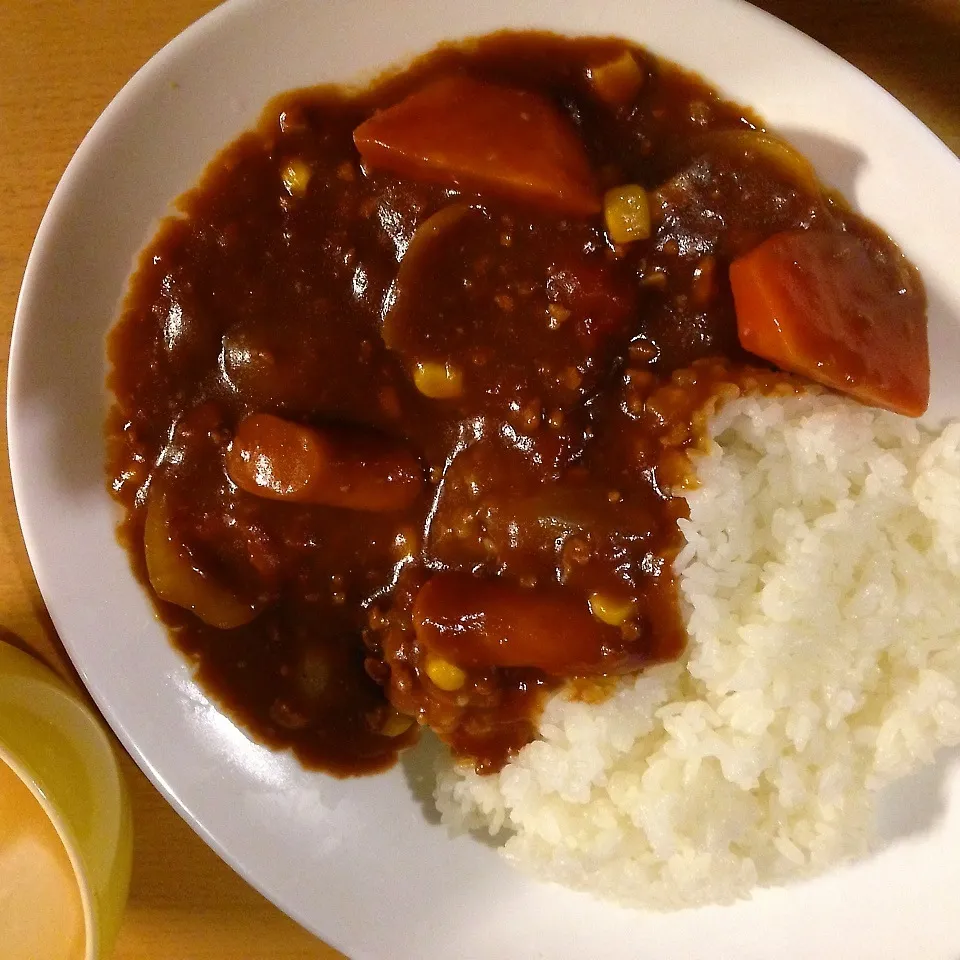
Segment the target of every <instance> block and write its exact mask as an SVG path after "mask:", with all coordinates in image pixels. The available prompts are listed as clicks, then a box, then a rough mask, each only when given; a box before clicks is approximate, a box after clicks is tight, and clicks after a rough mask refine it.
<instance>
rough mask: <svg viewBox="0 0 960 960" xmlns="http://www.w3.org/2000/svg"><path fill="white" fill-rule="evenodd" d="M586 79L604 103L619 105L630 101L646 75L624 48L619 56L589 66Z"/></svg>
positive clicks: (637, 91) (638, 90)
mask: <svg viewBox="0 0 960 960" xmlns="http://www.w3.org/2000/svg"><path fill="white" fill-rule="evenodd" d="M587 79H588V80H589V81H590V84H591V85H592V86H593V89H594V91H595V92H596V94H597V96H598V97H599V98H600V99H601V100H603V102H604V103H609V104H612V105H614V106H619V105H622V104H626V103H630V101H631V100H633V99H634V97H636V95H637V94H638V93H639V92H640V88H641V87H642V86H643V82H644V80H645V79H646V76H645V74H644V72H643V70H641V69H640V67H639V65H638V64H637V61H636V60H635V59H634V57H633V54H632V53H631V52H630V51H629V50H624V51H623V53H621V54H620V56H619V57H615V58H614V59H613V60H608V61H607V62H606V63H601V64H599V65H598V66H596V67H590V68H589V69H588V70H587Z"/></svg>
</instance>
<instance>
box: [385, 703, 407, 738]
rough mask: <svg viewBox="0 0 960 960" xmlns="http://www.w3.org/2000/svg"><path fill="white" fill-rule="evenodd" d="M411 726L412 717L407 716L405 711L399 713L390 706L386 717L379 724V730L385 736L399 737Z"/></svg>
mask: <svg viewBox="0 0 960 960" xmlns="http://www.w3.org/2000/svg"><path fill="white" fill-rule="evenodd" d="M412 726H413V717H408V716H407V715H406V714H405V713H400V711H399V710H395V709H394V708H393V707H390V709H389V711H388V712H387V716H386V719H385V720H384V721H383V723H382V724H381V725H380V732H381V733H382V734H383V735H384V736H385V737H399V736H401V735H402V734H404V733H406V732H407V731H408V730H409V729H410V728H411V727H412Z"/></svg>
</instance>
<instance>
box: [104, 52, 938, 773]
mask: <svg viewBox="0 0 960 960" xmlns="http://www.w3.org/2000/svg"><path fill="white" fill-rule="evenodd" d="M624 50H629V51H631V53H632V57H633V59H634V61H635V62H636V64H638V65H639V67H640V73H641V81H640V83H639V86H637V88H636V89H634V90H632V91H628V93H629V94H630V95H629V96H624V97H619V95H618V96H617V97H615V98H614V99H615V101H619V102H613V103H611V102H610V101H605V100H603V99H600V98H598V96H597V88H596V85H595V83H594V82H592V80H591V77H592V73H591V70H592V68H594V67H595V66H596V65H598V64H603V63H606V62H608V61H610V60H611V59H615V58H616V57H618V56H620V55H622V54H623V51H624ZM451 75H458V76H459V75H465V76H469V77H471V78H474V79H477V80H481V81H487V82H490V81H492V82H494V83H496V84H499V85H502V86H506V87H510V88H518V89H522V90H525V91H533V92H535V93H537V94H539V95H542V96H543V97H544V98H546V100H548V101H549V102H550V103H551V104H553V105H555V107H556V108H557V109H558V110H559V111H560V113H561V114H562V115H563V116H564V117H565V118H566V120H565V121H564V122H569V124H570V125H571V126H572V128H573V129H575V130H576V131H577V133H578V135H579V137H580V139H581V141H582V143H583V145H584V146H585V149H586V154H587V158H588V160H589V166H590V168H591V170H592V171H593V175H594V176H595V177H596V180H597V184H598V188H599V189H600V191H602V190H605V189H609V188H611V187H616V186H617V185H619V184H624V183H628V184H637V185H640V186H642V187H644V188H646V189H647V190H649V191H653V193H652V212H653V222H654V227H653V232H652V235H651V236H650V237H649V239H641V240H637V241H634V242H631V243H628V244H624V245H616V244H613V243H611V242H610V241H609V239H608V237H607V234H606V232H605V228H604V221H603V218H602V217H601V216H600V215H599V214H583V215H571V214H568V213H564V212H557V211H551V210H549V209H545V208H542V207H539V206H537V205H535V204H530V203H526V202H524V200H523V199H515V198H514V199H509V198H507V199H503V198H501V197H498V196H495V195H493V194H488V193H487V192H486V191H484V192H483V193H479V194H478V193H471V192H469V191H465V190H462V189H452V188H451V187H450V186H444V185H443V184H435V183H429V182H422V181H421V180H418V179H410V178H401V177H398V176H396V175H394V174H391V173H386V172H382V171H380V170H378V169H371V170H368V171H366V172H365V171H364V170H363V169H362V168H361V164H360V158H359V156H358V151H357V148H356V146H355V144H354V139H353V135H354V131H355V129H356V128H357V127H358V126H359V125H360V124H361V123H363V122H364V121H365V120H367V119H368V118H370V117H371V115H372V114H374V112H375V111H376V110H378V109H380V108H383V107H387V106H390V105H392V104H395V103H396V102H398V101H399V100H401V99H402V98H403V97H405V96H406V95H408V94H409V93H411V92H413V91H416V90H418V89H420V88H422V87H424V85H425V84H427V83H428V82H429V81H431V80H433V79H435V78H442V77H448V76H451ZM757 128H759V121H758V120H757V119H756V118H755V117H752V116H751V115H750V114H749V113H747V112H745V111H744V110H743V109H742V108H740V107H737V106H735V105H733V104H730V103H726V102H725V101H723V100H722V99H720V97H719V96H718V95H717V94H716V93H715V91H713V90H712V89H711V88H710V87H709V86H708V85H706V84H705V83H704V82H703V81H701V80H700V79H698V78H696V77H694V76H691V75H689V74H686V73H683V72H681V71H679V70H678V69H676V68H674V67H672V66H671V65H670V64H667V63H664V62H662V61H660V60H657V59H656V58H654V57H652V56H651V55H650V54H648V53H646V52H645V51H643V50H641V49H639V48H636V47H631V46H629V45H627V44H625V43H623V42H621V41H614V40H596V39H591V40H567V39H561V38H557V37H553V36H548V35H541V34H520V35H511V34H504V35H497V36H493V37H489V38H484V39H482V40H478V41H474V42H471V43H469V44H466V45H463V46H457V47H445V48H441V49H439V50H437V51H435V52H433V53H430V54H429V55H427V56H425V57H424V58H422V59H420V60H418V61H417V62H416V63H415V64H414V65H413V66H412V67H410V68H409V69H407V70H405V71H403V72H402V73H399V74H397V75H394V76H390V77H388V78H386V79H384V80H381V81H379V82H377V83H375V84H374V85H373V86H371V87H370V88H368V89H366V90H363V91H359V92H355V91H350V90H344V89H339V88H317V89H311V90H300V91H294V92H291V93H287V94H284V95H282V96H280V97H278V98H277V99H276V100H275V101H273V102H272V103H271V104H270V105H269V106H268V107H267V108H266V110H265V112H264V114H263V118H262V120H261V122H260V124H259V125H258V127H257V128H256V129H255V130H252V131H251V132H249V133H247V134H244V135H243V136H242V137H240V138H239V139H238V140H237V141H236V142H235V143H233V144H231V145H230V146H229V147H227V148H226V149H225V150H224V151H223V152H222V153H221V154H220V155H218V156H217V158H216V159H215V160H214V161H213V162H212V163H211V165H210V167H209V168H208V170H207V171H206V173H205V174H204V176H203V179H202V181H201V182H200V184H199V185H198V186H197V187H196V188H195V189H193V190H192V191H190V192H189V193H188V194H186V195H185V196H184V197H182V198H181V200H180V201H179V203H178V207H179V209H180V211H181V215H179V216H177V217H173V218H170V219H168V220H166V221H165V222H164V223H163V224H162V226H161V228H160V229H159V231H158V233H157V235H156V236H155V237H154V239H153V240H152V241H151V242H150V244H149V246H148V247H147V249H146V250H145V251H144V253H143V255H142V257H141V259H140V262H139V265H138V267H137V270H136V272H135V274H134V276H133V279H132V281H131V285H130V290H129V295H128V297H127V300H126V303H125V305H124V308H123V314H122V317H121V319H120V321H119V323H118V324H117V326H116V328H115V329H114V331H113V332H112V334H111V336H110V340H109V357H110V362H111V364H112V369H111V373H110V380H109V385H110V387H111V389H112V390H113V392H114V394H115V397H116V402H115V405H114V408H113V410H112V411H111V414H110V417H109V422H108V430H107V436H108V449H109V458H108V472H109V477H110V483H111V487H112V490H113V492H114V495H115V496H116V498H117V499H118V500H119V502H120V503H121V504H122V506H123V508H124V510H125V517H126V519H125V521H124V523H123V526H122V537H123V541H124V543H125V544H126V545H127V547H128V549H129V552H130V557H131V562H132V563H133V566H134V568H135V570H136V572H137V573H138V575H139V576H140V578H141V580H143V581H144V583H146V584H148V585H149V584H150V583H151V582H152V583H153V587H154V588H156V589H157V590H159V591H160V592H161V593H163V594H164V595H165V596H167V597H176V598H179V599H178V601H177V603H170V602H165V601H164V600H161V599H159V598H158V597H157V596H156V593H154V599H155V603H156V605H157V609H158V612H159V614H160V616H161V617H162V619H163V620H164V622H165V623H166V624H167V625H168V627H169V629H170V632H171V635H172V637H173V640H174V642H175V643H176V645H177V646H178V647H179V648H180V649H181V650H182V651H183V652H184V653H185V654H186V655H187V656H188V657H189V658H190V659H191V661H192V662H193V663H194V665H195V666H196V669H197V674H198V677H199V681H200V683H201V684H202V685H203V686H204V688H205V689H206V690H208V691H210V692H211V693H212V694H213V695H214V696H215V697H216V699H217V701H218V702H219V703H220V704H221V705H222V706H223V708H224V709H226V710H227V711H228V712H229V713H230V714H231V715H232V716H233V717H235V718H236V719H237V720H238V721H239V722H240V723H242V724H243V726H244V727H245V728H247V729H248V730H249V731H250V732H251V733H252V734H253V735H254V736H255V737H257V738H258V739H259V740H262V741H263V742H265V743H268V744H271V745H275V746H286V747H291V748H292V749H293V750H294V751H295V753H296V754H297V756H298V757H299V758H300V759H301V760H302V761H303V762H304V763H306V764H309V765H312V766H316V767H319V768H322V769H324V770H327V771H330V772H333V773H336V774H353V773H365V772H371V771H376V770H381V769H383V768H385V767H388V766H389V765H390V764H391V763H392V762H393V761H394V759H395V758H396V755H397V752H398V750H400V749H401V748H403V747H405V746H407V745H409V744H410V743H412V742H413V741H414V739H415V737H416V730H417V724H416V723H413V724H412V725H411V723H410V721H409V719H407V718H408V717H416V718H417V719H418V720H419V721H420V722H421V723H426V724H429V725H430V726H432V727H433V728H434V729H435V730H437V732H438V733H439V734H440V735H441V737H442V738H443V739H445V740H446V741H447V742H448V743H449V744H451V745H452V747H453V748H454V749H455V751H456V752H458V753H460V754H462V755H464V756H467V757H470V758H472V759H473V760H474V761H475V762H476V764H477V766H478V769H481V770H492V769H496V768H498V767H499V766H500V765H502V763H503V762H504V761H505V759H506V758H507V756H508V755H509V754H510V752H511V751H513V750H516V749H517V748H519V747H520V746H522V745H523V744H524V743H526V742H527V741H528V740H529V739H530V738H531V736H532V735H533V730H534V727H535V723H536V718H537V711H538V706H539V700H540V697H541V695H542V693H543V692H544V691H546V690H549V689H551V688H554V687H556V686H557V685H558V684H560V683H563V682H565V681H566V680H567V679H568V678H570V677H574V676H581V677H582V676H588V677H589V676H600V675H609V674H616V673H621V672H625V671H631V670H636V669H639V668H641V667H643V666H644V665H646V664H650V663H653V662H657V661H663V660H669V659H674V658H676V657H677V656H678V655H679V654H680V652H681V651H682V648H683V644H684V629H683V624H682V621H681V618H680V614H679V610H678V600H677V591H676V586H675V583H674V579H673V575H672V570H671V561H672V558H673V557H674V555H675V553H676V551H677V550H678V547H679V545H680V535H679V532H678V529H677V524H676V521H677V519H678V517H680V516H682V515H683V512H684V507H683V501H682V500H680V499H677V498H674V497H671V495H670V490H671V488H672V487H673V486H674V485H675V484H676V483H681V482H683V481H684V479H685V466H686V465H685V460H684V457H683V454H682V451H683V450H684V449H685V448H686V447H687V446H688V445H689V444H691V443H694V442H696V440H697V439H698V436H699V435H700V432H701V429H702V421H703V417H704V415H705V414H704V411H705V410H708V409H709V408H710V406H711V404H713V403H715V402H716V400H717V398H718V397H722V396H724V395H731V394H734V395H735V394H736V393H737V391H738V390H739V389H740V388H741V387H744V386H750V385H751V382H756V383H759V385H760V386H762V387H763V388H765V389H792V386H791V385H790V384H791V382H790V381H789V380H787V378H785V377H783V376H782V375H779V374H773V373H767V372H762V370H761V371H757V370H754V369H751V366H752V367H760V368H763V369H768V368H764V365H763V364H762V362H761V361H757V360H756V359H751V358H750V357H749V356H748V355H747V354H745V353H744V351H743V350H742V349H741V347H740V346H739V343H738V339H737V330H736V322H735V317H734V308H733V301H732V297H731V292H730V286H729V281H728V279H727V269H728V266H729V264H730V262H731V260H732V259H733V258H734V257H736V256H738V255H740V254H742V253H744V252H745V251H747V250H749V249H751V248H752V247H755V246H756V245H757V244H758V243H760V242H761V241H763V240H764V239H766V238H767V237H769V236H771V235H772V234H775V233H777V232H779V231H783V230H787V229H791V228H802V229H809V228H816V229H818V230H823V231H836V232H847V233H850V234H852V235H854V236H855V237H857V238H858V240H859V242H860V243H861V244H862V245H863V246H864V248H865V249H866V250H867V252H868V255H869V257H870V258H871V259H872V261H873V262H874V263H876V264H877V265H878V267H879V268H880V269H881V270H882V271H886V274H885V275H888V276H889V279H890V284H891V289H893V288H897V289H898V290H900V289H901V288H902V285H903V277H904V276H905V275H908V274H907V272H905V268H904V266H903V261H902V258H901V257H900V254H899V252H898V251H897V249H896V248H895V247H894V246H893V244H891V243H890V242H889V241H888V240H886V238H884V237H882V236H881V235H880V234H879V232H878V231H876V230H875V229H874V228H872V227H871V226H870V225H869V224H867V223H865V222H864V221H862V220H861V219H860V218H858V217H857V216H856V215H854V214H853V213H851V212H850V211H849V210H848V209H847V208H846V207H845V206H843V205H842V204H841V203H839V202H837V201H835V200H834V199H832V198H830V197H828V196H826V195H825V194H824V193H823V192H822V191H821V190H820V189H819V188H818V187H817V185H816V183H815V182H811V181H809V180H808V179H806V178H804V177H803V176H800V177H798V176H797V174H796V171H795V170H792V169H791V168H790V165H789V164H784V162H783V160H782V158H780V157H778V156H777V155H776V152H775V150H773V151H771V150H770V149H767V148H766V147H764V146H763V140H762V138H761V139H760V140H757V139H754V140H753V141H751V140H750V139H749V138H750V137H751V136H754V134H753V131H755V129H757ZM745 136H746V139H744V137H745ZM758 143H759V144H760V146H759V147H758V146H757V144H758ZM751 144H752V145H751ZM431 218H434V219H433V221H432V225H431V226H430V227H429V228H425V229H423V230H420V231H419V232H418V228H420V227H422V226H423V225H424V224H425V223H427V222H428V221H430V220H431ZM912 302H914V303H915V305H918V308H919V309H921V310H922V292H919V290H918V291H917V292H916V293H915V294H914V295H913V301H912ZM751 378H753V380H752V379H751ZM254 415H259V419H252V420H248V419H246V418H249V417H251V416H254ZM264 415H268V416H266V417H264ZM272 417H279V418H280V420H279V421H274V420H273V419H271V418H272ZM241 424H243V428H242V430H241V434H240V435H238V429H239V428H240V427H241ZM290 424H293V425H294V426H293V427H292V428H289V429H288V426H287V425H290ZM303 426H306V427H308V428H309V429H308V430H307V431H306V432H304V431H302V430H301V429H300V428H301V427H303ZM244 431H245V433H244ZM284 431H286V432H284ZM291 431H292V432H291ZM298 431H299V432H298ZM311 431H312V432H311ZM246 434H249V435H250V437H251V439H249V442H248V439H247V438H246ZM304 438H306V439H304ZM258 444H259V446H258ZM298 444H299V445H300V446H298ZM304 444H306V446H307V447H310V450H309V451H308V453H309V456H311V457H314V458H315V459H316V458H320V459H322V458H323V457H327V459H328V460H329V462H330V463H332V464H333V465H334V468H335V470H334V473H335V476H334V477H333V480H332V481H331V480H330V478H329V477H328V478H327V479H326V480H324V479H323V478H320V479H318V478H317V477H315V476H312V475H311V476H310V477H306V478H305V475H302V470H301V467H300V466H299V464H301V463H302V462H305V461H303V457H306V456H307V453H304V450H303V449H301V447H304ZM311 444H313V446H310V445H311ZM291 445H292V447H296V451H295V452H296V456H297V457H299V458H300V459H299V460H297V464H296V465H295V468H291V469H293V473H291V474H290V475H289V476H285V477H284V478H281V479H276V478H275V477H274V478H273V479H271V480H270V482H271V483H275V488H271V489H273V492H274V493H275V494H276V496H275V497H272V495H267V494H265V493H263V491H264V490H267V487H266V486H264V487H263V488H262V490H261V491H260V495H258V494H257V493H251V492H249V489H246V488H244V486H243V483H238V482H237V478H238V476H240V473H241V472H242V471H243V470H249V471H250V481H249V482H250V484H253V487H251V488H250V489H258V488H257V487H256V484H257V483H260V482H261V479H262V478H261V479H258V477H257V476H255V469H254V468H256V466H257V464H258V463H260V464H261V466H262V463H263V462H266V461H264V459H263V458H264V457H267V459H268V460H269V459H270V457H273V458H274V459H273V460H271V461H270V462H271V463H272V462H274V461H276V462H279V461H281V460H283V458H284V457H290V456H292V454H291V453H290V450H291V449H292V447H291ZM314 448H316V449H314ZM304 449H306V447H304ZM264 450H266V451H267V453H266V454H265V453H264ZM317 450H319V451H320V452H319V453H317V452H316V451H317ZM251 451H252V452H251ZM258 451H259V452H258ZM270 451H272V453H271V452H270ZM331 451H332V452H331ZM358 451H359V452H358ZM267 454H269V456H267ZM257 457H260V460H258V459H257ZM231 458H233V459H231ZM244 458H246V459H244ZM284 462H286V461H284ZM311 462H314V461H311ZM317 462H319V460H317ZM324 469H326V468H324ZM298 470H300V471H301V472H300V473H297V471H298ZM351 470H353V471H354V473H350V471H351ZM377 470H379V473H378V474H377V475H376V476H373V475H372V473H371V471H373V472H376V471H377ZM364 471H366V472H364ZM346 476H349V478H350V479H349V481H344V482H343V483H340V485H339V487H338V486H337V483H338V482H339V481H338V480H337V478H338V477H340V478H342V477H346ZM371 477H373V478H372V479H371ZM298 484H299V486H298ZM324 484H327V486H328V487H330V490H326V492H323V491H321V493H320V494H316V491H317V490H319V489H320V488H321V487H323V486H324ZM295 487H296V490H294V488H295ZM281 488H282V489H281ZM324 489H326V488H324ZM331 490H332V492H331ZM315 496H320V497H321V500H320V502H319V503H318V502H316V499H315ZM271 497H272V498H271ZM311 497H313V498H314V500H312V501H311ZM324 498H325V499H324ZM338 498H339V499H338ZM364 498H366V500H364ZM377 498H379V499H377ZM358 503H359V504H360V506H361V507H363V506H364V503H366V508H360V509H358V508H357V504H358ZM145 536H146V538H147V558H146V559H145V553H144V538H145ZM148 561H149V562H150V569H149V570H148ZM178 604H179V605H178ZM188 608H192V609H188ZM198 613H199V614H200V616H198V615H197V614H198ZM201 617H202V619H201ZM131 642H135V641H134V640H133V639H131Z"/></svg>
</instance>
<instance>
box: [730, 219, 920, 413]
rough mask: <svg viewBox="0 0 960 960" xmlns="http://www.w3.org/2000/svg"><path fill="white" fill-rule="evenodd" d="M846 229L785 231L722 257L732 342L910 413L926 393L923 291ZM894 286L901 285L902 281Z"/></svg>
mask: <svg viewBox="0 0 960 960" xmlns="http://www.w3.org/2000/svg"><path fill="white" fill-rule="evenodd" d="M902 282H903V280H902V277H901V278H899V279H898V277H897V275H895V274H894V273H893V272H892V271H887V270H886V269H884V268H881V267H880V266H879V265H878V264H876V263H875V262H874V261H873V260H871V259H870V256H869V255H868V253H867V251H866V249H865V248H864V246H863V244H862V243H861V242H860V241H859V240H857V239H856V238H855V237H852V236H850V235H849V234H845V233H838V232H826V231H819V230H790V231H787V232H785V233H779V234H776V235H775V236H773V237H771V238H770V239H769V240H766V241H765V242H764V243H762V244H760V246H759V247H757V248H755V249H754V250H752V251H750V252H749V253H747V254H746V255H744V256H743V257H741V258H740V259H738V260H735V261H734V262H733V263H732V264H731V266H730V285H731V287H732V289H733V298H734V303H735V305H736V313H737V330H738V333H739V335H740V342H741V344H743V346H744V347H745V348H746V349H747V350H749V351H750V352H751V353H755V354H756V355H757V356H760V357H763V358H764V359H766V360H770V361H772V362H773V363H775V364H777V365H778V366H780V367H782V368H783V369H785V370H789V371H791V372H792V373H799V374H802V375H804V376H806V377H809V378H810V379H811V380H815V381H816V382H818V383H822V384H824V385H826V386H828V387H833V388H834V389H835V390H839V391H840V392H842V393H847V394H850V395H851V396H853V397H856V398H857V399H858V400H861V401H863V402H864V403H867V404H871V405H873V406H877V407H884V408H886V409H888V410H893V411H894V412H896V413H902V414H906V415H907V416H911V417H918V416H920V415H921V414H922V413H923V412H924V411H925V410H926V409H927V403H928V402H929V398H930V357H929V352H928V347H927V319H926V310H925V303H924V297H923V295H922V293H921V292H920V291H919V289H907V288H909V287H913V286H914V283H913V282H912V281H911V282H910V283H907V284H903V285H902ZM901 285H902V288H901Z"/></svg>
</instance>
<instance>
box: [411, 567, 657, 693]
mask: <svg viewBox="0 0 960 960" xmlns="http://www.w3.org/2000/svg"><path fill="white" fill-rule="evenodd" d="M413 623H414V629H415V630H416V634H417V640H418V641H419V643H420V644H421V645H422V647H423V648H424V649H426V650H429V651H430V652H431V653H435V654H437V655H438V656H440V657H442V658H443V659H445V660H448V661H449V662H451V663H454V664H456V665H458V666H460V667H464V668H468V669H469V668H477V667H481V668H482V667H535V668H537V669H540V670H542V671H543V672H544V673H547V674H551V675H554V676H573V675H576V674H591V673H619V672H623V671H626V670H631V669H636V668H637V667H639V666H640V665H641V664H642V662H643V658H642V656H641V653H640V651H639V650H636V649H629V648H628V645H627V644H626V643H625V641H624V640H623V637H622V635H621V633H620V631H619V630H618V629H617V628H615V627H612V626H609V625H607V624H605V623H602V622H601V621H599V620H598V619H597V618H596V617H594V616H593V614H592V613H591V612H590V608H589V607H588V605H587V602H586V600H577V599H576V598H575V597H573V596H571V595H570V594H569V593H568V592H567V591H565V590H563V589H561V588H559V587H538V588H535V589H532V590H526V589H524V588H523V587H519V586H516V585H515V584H512V583H508V582H507V581H504V580H499V579H483V578H481V577H476V576H474V575H472V574H469V573H457V572H454V571H445V572H443V573H437V574H434V575H433V577H431V578H430V580H428V581H427V583H426V584H425V585H424V586H423V587H421V589H420V592H419V593H418V594H417V598H416V600H415V601H414V605H413Z"/></svg>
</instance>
